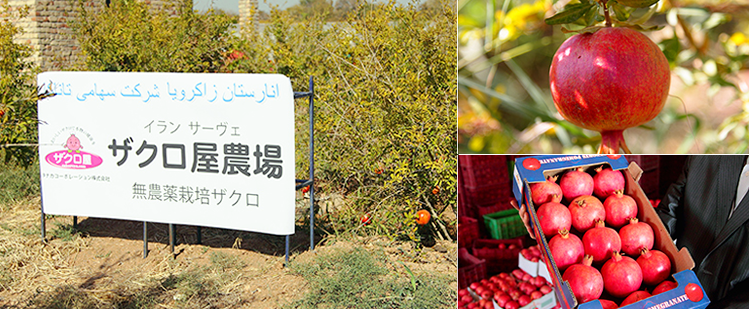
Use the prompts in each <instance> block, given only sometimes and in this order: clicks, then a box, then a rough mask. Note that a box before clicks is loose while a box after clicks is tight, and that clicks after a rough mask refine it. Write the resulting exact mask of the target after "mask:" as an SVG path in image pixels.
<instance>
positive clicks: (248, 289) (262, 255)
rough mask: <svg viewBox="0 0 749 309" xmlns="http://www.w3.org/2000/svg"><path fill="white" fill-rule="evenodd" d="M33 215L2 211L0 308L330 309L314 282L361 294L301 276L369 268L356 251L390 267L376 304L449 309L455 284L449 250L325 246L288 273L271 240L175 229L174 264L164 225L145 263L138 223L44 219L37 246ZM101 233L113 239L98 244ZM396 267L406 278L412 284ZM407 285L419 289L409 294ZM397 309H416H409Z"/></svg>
mask: <svg viewBox="0 0 749 309" xmlns="http://www.w3.org/2000/svg"><path fill="white" fill-rule="evenodd" d="M39 209H40V200H39V198H38V197H37V198H31V199H23V200H16V201H12V202H9V203H5V204H3V203H0V308H281V307H316V306H318V305H323V306H325V305H327V306H332V307H336V305H334V304H332V303H331V301H333V302H335V301H334V300H331V299H324V300H314V299H310V298H309V295H310V294H308V292H310V289H312V288H313V287H314V286H316V285H317V284H319V282H320V280H323V281H322V282H326V284H329V285H331V286H340V285H350V288H351V289H353V290H355V289H356V288H358V286H359V285H361V284H359V283H357V284H355V285H356V286H354V284H351V282H354V281H351V282H348V284H347V283H346V282H344V281H345V280H344V279H346V278H348V277H346V276H344V275H342V274H340V273H336V272H341V270H340V269H337V268H328V269H326V270H325V271H324V272H323V273H329V275H330V276H324V277H327V278H333V279H335V278H339V279H340V280H344V281H339V282H336V281H330V280H325V278H323V277H320V276H315V275H314V274H312V273H308V272H304V271H302V269H305V268H306V267H308V266H312V265H323V264H324V265H327V264H326V262H325V261H324V260H325V259H326V257H328V256H331V255H329V254H334V255H333V256H338V258H340V259H343V260H352V261H353V260H357V259H358V260H361V261H366V260H367V259H369V257H367V256H369V255H366V254H364V253H363V252H364V251H363V250H366V251H371V252H373V254H375V255H373V257H375V259H376V260H379V261H388V262H384V264H378V265H380V266H378V267H384V268H380V269H381V270H382V272H386V273H387V274H383V275H382V276H383V277H381V278H380V279H379V280H377V281H378V282H381V283H387V284H384V285H378V286H377V287H378V289H377V290H378V293H379V294H378V295H380V296H378V297H379V298H383V299H389V298H390V297H396V298H402V299H404V300H409V301H410V300H413V299H434V298H439V299H441V300H438V301H436V302H434V304H439V305H437V306H436V307H435V308H439V307H445V308H447V307H452V306H453V305H454V295H455V293H456V291H454V290H455V288H456V282H454V281H455V280H454V278H453V279H450V277H451V276H454V273H455V272H456V271H457V269H456V267H455V266H454V265H453V263H451V262H449V256H451V255H455V250H456V249H455V248H454V244H452V245H451V246H452V247H449V248H448V249H449V251H448V252H446V253H437V252H432V254H431V255H430V254H427V253H426V252H423V251H420V250H415V248H413V244H412V243H400V244H398V243H393V242H391V241H379V240H371V239H370V240H357V241H355V242H353V243H352V242H350V241H346V240H333V241H330V240H328V241H322V242H321V243H320V244H319V245H318V248H317V250H316V251H314V252H310V251H306V250H304V248H302V249H301V250H297V252H296V253H295V254H293V255H292V265H293V264H296V265H299V267H297V268H294V267H292V269H295V270H290V269H288V268H282V263H283V256H282V255H281V254H279V253H278V252H281V251H279V250H282V246H279V244H283V243H282V242H280V243H279V242H278V240H277V239H276V238H274V237H272V236H268V235H260V234H252V233H246V232H238V231H226V230H219V229H204V234H203V235H204V237H203V241H204V243H211V246H203V245H189V244H187V243H192V242H194V240H193V239H192V238H191V237H194V235H193V234H191V232H192V230H190V228H188V227H180V230H179V231H181V232H180V233H179V235H180V236H181V237H182V238H180V241H179V243H180V245H179V246H178V247H177V248H176V251H177V252H178V253H179V254H178V256H177V258H173V256H172V255H171V253H170V251H169V250H168V246H167V245H166V239H167V234H166V227H165V225H155V226H154V227H149V231H150V236H149V238H151V243H150V244H149V250H150V252H149V256H148V258H147V259H142V258H141V254H142V252H141V251H140V249H141V248H142V244H141V243H140V241H139V240H137V237H133V236H134V235H136V236H137V234H138V233H137V231H134V230H133V228H132V227H133V226H135V225H138V223H133V222H127V221H117V220H104V219H82V220H83V221H82V222H81V223H80V224H79V228H80V230H74V229H72V227H71V226H70V220H71V219H70V217H60V216H48V219H47V235H48V236H47V237H48V242H47V243H43V242H42V241H41V238H40V235H39V229H40V223H39ZM128 224H129V225H128ZM113 226H116V227H113ZM100 229H115V230H116V231H115V232H110V234H105V235H101V230H100ZM128 233H133V234H134V235H130V234H128ZM302 234H303V233H300V235H297V237H298V239H297V246H301V247H304V246H305V245H306V240H305V239H306V235H302ZM260 247H262V248H263V249H258V248H260ZM355 248H360V249H361V248H363V249H361V250H359V249H356V250H354V249H355ZM341 249H343V252H352V253H351V256H350V257H346V256H341V255H340V254H338V255H336V254H335V253H331V252H339V250H341ZM383 251H384V253H385V254H384V255H383V254H382V253H383ZM376 252H380V253H376ZM363 254H364V255H363ZM319 258H322V260H321V259H319ZM398 261H403V262H405V263H406V264H405V265H408V266H407V267H409V268H411V269H413V270H414V273H415V277H413V276H411V275H409V274H407V272H406V271H405V267H404V266H405V265H404V264H401V263H400V262H398ZM320 263H322V264H320ZM304 265H307V266H304ZM360 265H365V266H364V268H363V269H360V270H361V272H362V274H365V275H367V274H369V273H367V272H366V270H367V268H369V266H366V265H369V264H367V263H360ZM346 272H349V271H346ZM434 273H440V274H442V275H437V276H436V277H435V276H433V275H432V274H434ZM440 276H441V277H440ZM411 277H413V278H414V279H415V280H416V281H415V282H416V283H417V284H418V288H417V289H415V290H414V289H413V288H412V283H411V281H410V278H411ZM349 279H351V278H349ZM336 280H338V279H336ZM451 281H452V282H451ZM448 284H449V286H448ZM354 294H355V293H354ZM383 295H384V296H383ZM346 301H350V299H349V300H346ZM385 304H387V305H393V304H395V303H394V302H392V301H389V302H386V303H385ZM446 304H450V305H449V306H447V305H446ZM398 306H405V307H414V306H415V308H418V307H419V305H418V303H414V302H413V301H411V302H410V303H405V302H404V303H401V304H400V305H397V306H396V307H398ZM432 307H434V306H432Z"/></svg>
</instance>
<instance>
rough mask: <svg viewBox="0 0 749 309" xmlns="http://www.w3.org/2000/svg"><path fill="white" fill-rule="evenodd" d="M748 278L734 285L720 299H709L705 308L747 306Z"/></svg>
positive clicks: (748, 296) (731, 308)
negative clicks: (708, 303)
mask: <svg viewBox="0 0 749 309" xmlns="http://www.w3.org/2000/svg"><path fill="white" fill-rule="evenodd" d="M747 291H749V280H744V282H742V283H740V284H739V285H737V286H735V287H734V288H733V289H732V290H731V291H730V292H728V295H726V296H725V297H723V298H722V299H720V300H713V299H711V300H710V305H709V306H708V307H707V309H746V308H749V293H747Z"/></svg>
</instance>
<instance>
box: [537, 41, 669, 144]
mask: <svg viewBox="0 0 749 309" xmlns="http://www.w3.org/2000/svg"><path fill="white" fill-rule="evenodd" d="M549 81H550V84H551V85H550V86H551V95H552V98H553V99H554V105H555V106H556V108H557V110H558V111H559V113H560V114H561V115H562V117H564V119H566V120H567V121H569V122H571V123H573V124H575V125H577V126H579V127H582V128H585V129H588V130H593V131H598V132H601V138H602V141H601V147H599V149H598V152H599V153H617V152H619V148H621V149H623V150H624V152H626V153H630V151H629V148H628V147H627V145H626V143H625V142H624V137H623V134H622V133H623V132H624V130H625V129H627V128H631V127H636V126H639V125H641V124H644V123H646V122H648V121H650V120H651V119H653V118H655V116H657V115H658V113H660V111H661V109H663V105H664V104H665V103H666V98H667V97H668V90H669V86H670V83H671V75H670V71H669V66H668V60H666V57H665V56H664V55H663V52H661V50H660V48H658V46H657V45H655V43H653V41H651V40H650V39H649V38H648V37H647V36H645V35H644V34H642V33H639V32H637V31H635V30H632V29H629V28H623V27H616V28H612V27H605V28H602V29H600V30H598V31H595V32H592V33H590V32H587V33H580V34H576V35H574V36H572V37H570V38H569V39H567V40H566V41H565V42H564V43H562V46H560V47H559V49H558V50H557V52H556V54H555V55H554V58H553V60H552V62H551V68H550V70H549Z"/></svg>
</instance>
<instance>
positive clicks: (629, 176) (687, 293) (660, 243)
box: [513, 155, 710, 309]
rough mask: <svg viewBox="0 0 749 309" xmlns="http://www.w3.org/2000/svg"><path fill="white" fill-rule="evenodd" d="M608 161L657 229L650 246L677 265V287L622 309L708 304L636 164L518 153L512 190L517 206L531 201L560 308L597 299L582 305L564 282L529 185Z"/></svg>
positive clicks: (643, 218) (687, 308)
mask: <svg viewBox="0 0 749 309" xmlns="http://www.w3.org/2000/svg"><path fill="white" fill-rule="evenodd" d="M602 165H605V166H608V167H611V168H612V169H614V170H620V171H622V174H623V175H624V179H625V192H624V193H625V194H626V195H629V196H631V197H632V198H633V199H634V200H635V202H636V203H637V207H638V216H637V217H638V219H639V220H640V222H646V223H648V224H650V226H651V227H653V231H654V232H655V244H654V248H656V249H658V250H660V251H663V253H665V254H666V255H667V256H668V257H669V259H671V262H672V267H673V269H674V270H675V272H676V273H675V274H674V275H673V277H674V279H675V280H676V282H677V283H678V287H676V288H674V289H672V290H670V291H666V292H663V293H661V294H657V295H655V296H651V297H649V298H646V299H644V300H641V301H639V302H636V303H633V304H630V305H627V306H625V307H622V308H625V309H635V308H637V309H639V308H642V309H701V308H705V307H707V305H708V304H709V303H710V300H709V299H708V297H707V295H706V294H705V293H704V290H703V288H702V285H701V284H700V283H699V281H698V280H697V277H696V276H695V274H694V272H693V271H692V270H691V269H692V268H694V260H693V259H692V256H691V255H690V254H689V251H688V250H687V249H686V248H682V250H677V249H676V246H675V245H674V242H673V239H671V236H670V235H669V234H668V232H667V231H666V228H665V227H664V226H663V222H662V221H661V220H660V218H659V217H658V215H657V214H656V212H655V209H653V207H652V206H651V205H650V203H649V201H648V199H647V197H646V196H645V194H644V193H643V191H642V189H641V188H640V186H639V184H638V183H637V179H639V177H640V176H641V175H642V170H641V169H640V168H639V166H637V164H635V163H633V164H631V165H630V164H628V162H627V160H626V159H625V158H624V157H623V156H620V155H608V156H605V155H561V156H531V157H522V158H517V159H516V160H515V170H514V175H513V193H514V195H515V198H516V199H517V201H518V204H519V205H531V206H532V207H528V213H529V214H530V218H531V227H532V230H533V234H534V236H535V238H536V239H537V240H538V242H539V244H541V246H542V250H541V252H542V253H543V254H544V256H545V257H546V261H547V263H548V264H547V267H548V270H549V273H550V275H551V279H552V280H551V281H552V282H553V284H554V287H555V288H554V293H555V294H556V297H557V301H558V302H559V304H560V305H561V307H562V308H564V309H570V308H578V309H600V308H602V307H601V304H600V303H599V302H598V301H597V300H594V301H590V302H587V303H584V304H578V303H577V300H576V299H575V297H574V295H573V294H572V290H571V289H570V287H569V284H568V283H567V282H562V280H561V278H562V276H561V274H560V272H559V269H558V268H557V266H556V263H555V262H554V259H553V258H552V257H551V253H550V251H549V244H548V241H547V239H546V238H545V237H544V236H543V232H542V231H540V228H538V227H539V226H540V224H539V221H538V216H537V215H536V210H535V209H536V207H535V206H534V205H533V203H532V201H531V197H530V194H529V192H530V184H532V183H536V182H542V181H545V180H546V178H547V177H550V176H557V175H561V174H562V173H564V172H565V171H567V170H570V169H574V168H580V167H582V168H585V169H591V168H594V167H598V166H602Z"/></svg>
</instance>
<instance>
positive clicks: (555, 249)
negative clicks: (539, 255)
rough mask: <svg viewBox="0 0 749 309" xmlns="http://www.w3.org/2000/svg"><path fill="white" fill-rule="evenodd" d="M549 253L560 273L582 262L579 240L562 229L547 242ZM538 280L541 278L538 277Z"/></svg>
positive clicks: (583, 250)
mask: <svg viewBox="0 0 749 309" xmlns="http://www.w3.org/2000/svg"><path fill="white" fill-rule="evenodd" d="M549 251H551V256H553V257H554V261H555V262H556V263H557V268H559V271H562V272H563V271H564V270H565V269H567V267H569V266H571V265H573V264H579V263H580V262H582V260H583V255H584V253H585V249H583V242H582V241H581V240H580V238H579V237H577V236H575V235H573V234H570V233H569V232H568V231H567V230H564V229H562V230H559V234H557V235H556V236H554V237H552V238H551V240H549ZM538 278H542V277H540V276H539V277H538ZM544 284H545V282H544ZM542 285H543V284H542Z"/></svg>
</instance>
